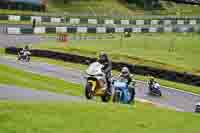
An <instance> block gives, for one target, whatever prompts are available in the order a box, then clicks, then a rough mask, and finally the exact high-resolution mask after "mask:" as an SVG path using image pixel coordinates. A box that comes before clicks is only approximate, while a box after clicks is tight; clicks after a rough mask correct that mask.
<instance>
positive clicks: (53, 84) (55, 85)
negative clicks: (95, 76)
mask: <svg viewBox="0 0 200 133" xmlns="http://www.w3.org/2000/svg"><path fill="white" fill-rule="evenodd" d="M0 75H1V76H0V84H6V85H13V86H18V87H24V88H31V89H38V90H47V91H52V92H58V93H66V94H70V95H78V96H80V95H82V87H81V85H76V84H73V83H68V82H65V81H64V80H61V79H56V78H52V77H47V76H42V75H39V74H33V73H29V72H24V71H22V70H18V69H16V68H12V67H9V66H6V65H1V64H0Z"/></svg>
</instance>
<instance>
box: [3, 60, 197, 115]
mask: <svg viewBox="0 0 200 133" xmlns="http://www.w3.org/2000/svg"><path fill="white" fill-rule="evenodd" d="M0 64H6V65H9V66H12V67H15V68H18V69H22V70H24V71H28V72H32V73H37V74H42V75H48V76H51V77H56V78H60V79H64V80H65V81H69V82H73V83H78V84H84V83H85V81H84V77H83V76H84V74H83V73H82V72H81V71H79V70H74V69H66V68H62V67H58V66H55V65H49V64H46V63H38V62H31V63H22V62H17V61H16V60H15V59H14V58H11V57H1V58H0ZM0 88H1V86H0ZM83 89H84V88H83ZM161 89H162V93H163V97H161V98H157V97H152V96H149V95H148V88H147V84H146V83H143V82H137V85H136V97H137V99H138V100H143V101H144V100H145V101H149V102H151V103H153V104H155V105H158V106H164V107H167V108H170V109H175V110H177V111H184V112H193V111H194V107H195V104H196V103H197V102H199V101H200V96H199V95H195V94H191V93H187V92H183V91H179V90H175V89H169V88H165V87H162V88H161ZM2 90H3V89H0V97H1V95H3V93H2V92H1V91H2ZM15 90H16V89H15ZM83 92H84V91H83ZM7 93H8V92H7ZM10 93H13V92H12V91H11V92H10ZM12 96H14V95H11V99H13V98H12ZM83 96H84V94H83ZM83 96H82V97H83ZM8 99H9V97H8Z"/></svg>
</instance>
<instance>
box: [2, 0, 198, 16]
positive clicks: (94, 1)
mask: <svg viewBox="0 0 200 133" xmlns="http://www.w3.org/2000/svg"><path fill="white" fill-rule="evenodd" d="M68 1H70V2H69V3H67V4H63V1H61V0H60V1H56V0H49V4H48V9H47V12H46V13H43V12H32V11H16V10H2V9H0V14H21V15H42V16H94V17H95V16H106V17H115V18H117V17H118V16H122V17H123V16H129V17H132V16H141V15H142V16H143V15H144V16H146V15H177V16H179V15H199V12H200V7H199V6H195V5H188V4H176V3H174V2H167V1H166V0H161V5H162V8H161V9H159V10H148V11H147V10H144V8H143V7H142V6H141V4H140V5H136V4H127V3H126V2H124V1H123V0H121V2H120V0H90V1H88V0H87V1H86V0H80V1H75V2H74V1H73V0H68ZM71 1H72V2H71ZM116 16H117V17H116Z"/></svg>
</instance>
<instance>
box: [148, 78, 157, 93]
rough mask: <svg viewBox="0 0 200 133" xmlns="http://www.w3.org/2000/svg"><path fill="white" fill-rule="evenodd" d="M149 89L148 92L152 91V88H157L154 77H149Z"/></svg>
mask: <svg viewBox="0 0 200 133" xmlns="http://www.w3.org/2000/svg"><path fill="white" fill-rule="evenodd" d="M148 85H149V89H150V91H153V89H154V88H159V87H160V85H159V84H158V83H157V82H156V80H155V79H154V77H150V80H149V81H148Z"/></svg>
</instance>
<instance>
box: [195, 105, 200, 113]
mask: <svg viewBox="0 0 200 133" xmlns="http://www.w3.org/2000/svg"><path fill="white" fill-rule="evenodd" d="M195 112H196V113H200V103H197V104H196V106H195Z"/></svg>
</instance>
